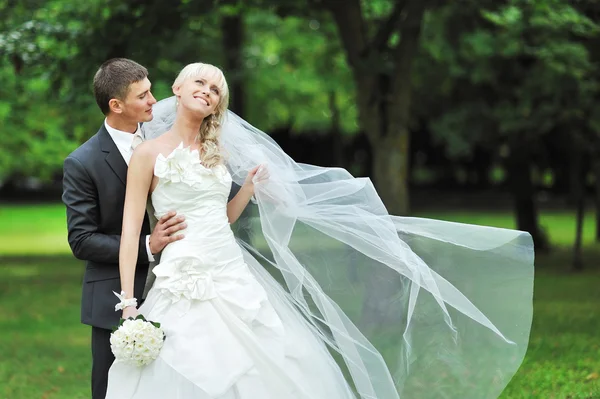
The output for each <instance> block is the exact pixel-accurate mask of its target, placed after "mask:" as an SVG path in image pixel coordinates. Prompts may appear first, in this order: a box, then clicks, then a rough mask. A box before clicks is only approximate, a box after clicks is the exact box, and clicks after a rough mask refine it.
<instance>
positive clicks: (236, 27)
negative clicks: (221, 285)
mask: <svg viewBox="0 0 600 399" xmlns="http://www.w3.org/2000/svg"><path fill="white" fill-rule="evenodd" d="M221 31H222V33H223V51H224V53H225V70H226V71H225V73H226V74H227V81H228V85H229V93H230V97H231V100H230V104H229V108H230V109H231V110H232V111H233V112H235V113H236V114H238V115H239V116H240V117H241V118H243V117H244V114H245V113H246V107H245V105H246V102H245V96H246V94H245V86H244V65H243V63H242V54H243V49H244V20H243V18H242V16H241V15H228V16H224V17H223V19H222V20H221ZM232 188H233V190H237V189H239V187H232ZM252 209H253V206H251V205H249V206H247V207H246V208H245V209H244V211H243V212H242V213H241V215H240V217H239V218H238V220H237V222H236V226H237V229H236V236H237V237H238V238H239V239H241V240H242V241H245V242H247V243H248V244H252Z"/></svg>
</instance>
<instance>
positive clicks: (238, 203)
mask: <svg viewBox="0 0 600 399" xmlns="http://www.w3.org/2000/svg"><path fill="white" fill-rule="evenodd" d="M253 195H254V185H252V186H249V185H247V184H244V185H243V186H242V188H240V190H239V191H238V192H237V194H236V195H235V197H233V198H232V199H231V201H229V203H228V204H227V219H229V223H230V224H233V223H235V222H236V221H237V220H238V218H239V217H240V215H241V214H242V212H243V211H244V209H245V208H246V206H247V205H248V202H250V198H252V196H253Z"/></svg>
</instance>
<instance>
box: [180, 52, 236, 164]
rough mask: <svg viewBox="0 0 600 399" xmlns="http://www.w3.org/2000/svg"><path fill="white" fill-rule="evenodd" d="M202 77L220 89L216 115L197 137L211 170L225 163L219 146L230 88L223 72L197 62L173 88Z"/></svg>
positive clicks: (183, 71)
mask: <svg viewBox="0 0 600 399" xmlns="http://www.w3.org/2000/svg"><path fill="white" fill-rule="evenodd" d="M197 76H202V77H204V78H206V79H211V80H213V79H214V80H215V82H216V83H217V86H218V87H219V95H220V99H219V104H217V107H216V108H215V113H214V114H212V115H209V116H207V117H206V118H204V120H203V121H202V124H201V125H200V130H199V131H198V135H197V136H196V141H199V142H200V143H201V149H202V151H201V154H200V159H201V160H202V163H203V164H204V166H206V167H207V168H211V167H213V166H215V165H217V164H219V163H221V162H222V161H223V156H222V154H221V146H220V145H219V136H220V135H221V125H222V123H223V119H224V118H225V113H226V112H227V107H228V105H229V87H228V86H227V81H226V80H225V75H223V72H222V71H221V70H220V69H219V68H217V67H216V66H214V65H210V64H203V63H201V62H196V63H193V64H189V65H186V66H185V68H183V69H182V70H181V72H179V75H177V79H175V82H173V86H172V87H173V88H175V87H176V86H180V85H181V84H182V83H183V82H184V81H185V80H186V79H188V78H193V77H197Z"/></svg>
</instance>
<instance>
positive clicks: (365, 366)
mask: <svg viewBox="0 0 600 399" xmlns="http://www.w3.org/2000/svg"><path fill="white" fill-rule="evenodd" d="M173 93H174V95H175V96H174V98H173V97H172V98H170V99H167V100H163V101H161V102H160V103H158V104H157V105H156V106H155V109H154V115H155V117H154V120H153V121H152V122H151V123H148V124H145V125H144V128H145V131H146V137H147V138H148V137H156V138H154V139H151V140H147V141H146V142H144V143H142V144H141V145H140V146H138V148H137V149H136V150H135V152H134V154H133V157H132V159H131V163H130V166H129V171H128V181H127V194H126V199H125V210H124V219H123V232H122V238H121V251H120V274H121V286H122V291H124V292H125V296H126V298H131V293H132V292H133V288H134V287H133V284H134V273H135V267H136V259H137V250H138V245H137V243H138V240H139V234H140V229H141V225H142V220H143V217H144V212H145V209H146V208H145V205H146V199H147V196H148V193H150V197H151V201H152V205H153V208H154V210H155V214H156V216H157V217H160V216H161V215H163V214H165V213H167V212H169V211H171V210H176V211H177V213H178V214H183V215H185V216H186V221H187V226H186V229H185V230H184V231H183V234H184V235H185V238H184V239H182V240H179V241H175V242H173V243H171V244H169V245H168V246H167V247H166V248H165V249H164V251H163V253H162V256H161V262H160V264H159V265H158V266H156V267H155V268H154V270H153V272H154V274H155V275H156V280H155V282H154V285H153V286H152V288H151V289H150V291H149V293H148V296H147V298H146V300H145V302H144V303H143V305H142V306H141V307H140V308H139V310H138V309H136V308H135V307H133V306H130V307H126V308H125V309H124V310H123V317H124V318H127V317H131V316H134V317H135V316H136V315H137V314H138V312H139V313H141V314H143V315H144V316H145V317H146V318H147V319H148V320H152V321H157V322H160V323H161V327H162V328H163V330H164V332H165V335H166V337H167V338H166V340H165V343H164V346H163V348H162V350H161V352H160V355H159V357H158V358H157V359H156V360H155V361H154V362H152V363H151V364H150V365H148V366H145V367H142V368H138V367H135V366H130V365H128V364H125V363H121V362H118V361H116V362H115V363H114V364H113V366H112V367H111V369H110V372H109V380H108V392H107V396H106V398H107V399H117V398H118V399H130V398H131V399H133V398H136V399H137V398H144V399H148V398H150V399H153V398H156V399H158V398H173V399H175V398H179V399H188V398H189V399H191V398H194V399H209V398H210V399H217V398H218V399H287V398H290V399H291V398H306V399H309V398H310V399H337V398H340V399H342V398H356V397H360V398H386V399H387V398H411V399H412V398H441V397H448V398H477V399H482V398H495V397H497V396H498V395H499V394H500V393H501V392H502V390H503V389H504V387H505V386H506V384H507V383H508V382H509V381H510V379H511V378H512V376H513V375H514V373H515V372H516V370H517V369H518V367H519V365H520V363H521V362H522V359H523V356H524V354H525V350H526V347H527V342H528V338H529V331H530V327H531V316H532V306H531V299H532V290H533V246H532V242H531V237H530V236H529V235H528V234H526V233H523V232H519V231H513V230H504V229H495V228H489V227H481V226H468V225H462V224H456V223H449V222H440V221H434V220H427V219H417V218H399V217H395V216H390V215H389V214H388V213H387V211H386V209H385V207H384V205H383V203H382V202H381V200H380V199H379V196H378V195H377V193H376V191H375V190H374V188H373V186H372V184H371V182H370V181H369V180H368V179H356V178H353V177H352V176H351V175H350V174H348V172H346V171H345V170H343V169H337V168H319V167H315V166H311V165H304V164H298V163H295V162H294V161H293V160H291V159H290V158H289V157H288V156H287V155H286V154H285V153H283V151H282V150H281V149H280V148H279V147H278V146H277V145H276V144H275V143H274V142H273V141H272V140H271V139H270V138H269V137H268V136H267V135H265V134H264V133H262V132H260V131H259V130H258V129H256V128H254V127H252V126H251V125H249V124H248V123H247V122H245V121H244V120H242V119H240V118H238V117H237V116H236V115H234V114H233V113H231V112H228V111H227V104H228V98H229V92H228V88H227V83H226V80H225V77H224V76H223V74H222V72H221V71H220V70H219V69H218V68H216V67H214V66H212V65H208V64H201V63H196V64H190V65H188V66H186V67H185V68H184V69H183V70H182V71H181V73H180V74H179V76H178V77H177V79H176V80H175V82H174V84H173ZM165 132H166V133H165ZM163 133H164V134H163ZM233 182H235V183H236V184H238V185H239V186H241V189H240V190H239V192H238V193H237V194H236V195H235V197H234V198H233V199H232V200H231V201H229V202H227V200H228V195H229V192H230V189H231V186H232V183H233ZM251 200H252V202H254V203H255V204H256V206H257V208H258V215H259V216H258V219H259V221H258V223H254V227H255V233H256V234H255V235H254V236H253V237H252V240H251V241H252V245H250V243H247V242H244V241H241V240H237V239H236V237H235V235H234V233H233V231H232V229H231V227H230V224H232V223H234V222H235V221H236V220H237V219H238V218H239V216H240V214H241V213H242V211H243V210H244V208H246V206H247V205H248V203H249V202H250V201H251Z"/></svg>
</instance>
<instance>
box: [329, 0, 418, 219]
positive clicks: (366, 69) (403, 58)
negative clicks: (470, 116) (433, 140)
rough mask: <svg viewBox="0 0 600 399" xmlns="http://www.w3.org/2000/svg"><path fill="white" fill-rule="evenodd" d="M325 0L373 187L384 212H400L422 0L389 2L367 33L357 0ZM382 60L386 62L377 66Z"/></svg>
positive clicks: (405, 203) (405, 206)
mask: <svg viewBox="0 0 600 399" xmlns="http://www.w3.org/2000/svg"><path fill="white" fill-rule="evenodd" d="M325 4H326V6H327V7H328V8H329V10H330V11H331V13H332V16H333V18H334V20H335V22H336V25H337V28H338V31H339V34H340V37H341V41H342V44H343V46H344V50H345V52H346V59H347V60H348V64H349V66H350V68H351V69H352V72H353V76H354V81H355V83H356V88H357V105H358V111H359V124H360V127H361V130H362V131H364V132H365V133H366V134H367V136H368V137H369V142H370V143H371V146H372V148H373V158H374V159H373V178H374V181H375V184H376V187H377V191H378V193H379V195H380V196H381V199H382V200H383V202H384V204H385V205H386V207H387V208H388V211H389V212H390V213H392V214H397V215H406V214H407V213H408V211H409V197H408V177H409V176H408V155H409V154H408V150H409V140H408V138H409V137H408V134H409V131H408V123H409V118H410V117H409V116H410V105H411V67H412V63H413V58H414V56H415V54H416V52H417V49H418V46H419V38H420V34H421V24H422V21H423V14H424V12H425V1H424V0H409V1H396V2H394V10H393V11H392V12H391V13H390V15H389V16H388V20H387V21H386V22H385V23H383V24H382V25H381V26H378V27H375V26H374V27H373V30H377V33H376V34H375V35H374V36H373V37H369V36H368V35H367V31H368V29H367V26H366V25H367V23H366V21H365V19H364V18H363V15H362V10H361V2H360V0H348V1H344V2H341V1H337V0H326V1H325ZM393 33H399V34H400V37H401V39H400V43H398V44H397V45H396V46H395V47H393V48H391V47H390V46H389V43H388V42H389V38H390V37H391V36H392V34H393ZM389 55H391V56H392V57H393V60H392V59H390V58H391V57H389ZM374 64H377V65H378V67H375V66H374ZM384 64H388V65H389V64H391V66H390V67H389V68H388V69H384V70H382V69H381V66H382V65H384Z"/></svg>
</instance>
